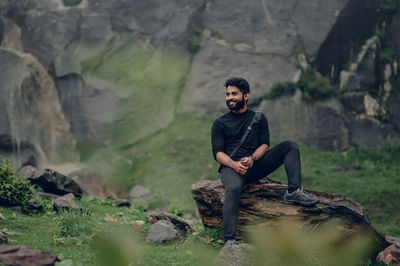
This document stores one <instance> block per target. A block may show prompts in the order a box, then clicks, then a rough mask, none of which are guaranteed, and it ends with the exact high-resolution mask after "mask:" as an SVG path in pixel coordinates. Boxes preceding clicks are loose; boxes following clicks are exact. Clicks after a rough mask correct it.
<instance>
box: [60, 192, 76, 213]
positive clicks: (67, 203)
mask: <svg viewBox="0 0 400 266" xmlns="http://www.w3.org/2000/svg"><path fill="white" fill-rule="evenodd" d="M53 207H54V209H55V210H56V211H58V210H60V209H67V210H68V209H76V210H81V209H82V208H81V207H80V206H79V205H78V204H77V203H76V202H75V196H74V194H72V193H69V194H67V195H64V196H62V197H58V198H57V199H55V200H54V205H53Z"/></svg>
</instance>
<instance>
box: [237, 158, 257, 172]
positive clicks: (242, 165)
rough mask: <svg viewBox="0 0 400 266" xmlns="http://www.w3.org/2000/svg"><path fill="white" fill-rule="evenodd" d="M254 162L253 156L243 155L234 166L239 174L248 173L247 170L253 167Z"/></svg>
mask: <svg viewBox="0 0 400 266" xmlns="http://www.w3.org/2000/svg"><path fill="white" fill-rule="evenodd" d="M253 163H254V162H253V158H251V157H250V156H249V157H243V158H241V159H240V160H239V161H238V162H234V163H233V167H232V168H233V170H235V172H237V173H238V174H240V175H245V174H246V173H247V170H248V169H250V168H251V167H253Z"/></svg>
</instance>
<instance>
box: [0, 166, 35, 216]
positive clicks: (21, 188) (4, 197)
mask: <svg viewBox="0 0 400 266" xmlns="http://www.w3.org/2000/svg"><path fill="white" fill-rule="evenodd" d="M33 194H34V188H33V186H32V185H31V183H30V182H29V181H28V180H27V179H24V178H22V177H20V176H18V175H17V174H16V172H15V170H14V169H13V168H11V167H10V162H9V161H8V160H5V159H3V158H0V202H1V203H3V204H6V205H8V206H22V207H23V209H25V210H27V209H28V202H29V201H30V200H31V199H32V198H33Z"/></svg>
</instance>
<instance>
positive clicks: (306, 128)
mask: <svg viewBox="0 0 400 266" xmlns="http://www.w3.org/2000/svg"><path fill="white" fill-rule="evenodd" d="M259 110H260V111H262V112H263V113H264V114H265V115H266V117H267V119H268V124H269V130H270V135H271V137H272V138H279V139H289V140H294V141H300V142H303V143H305V144H308V145H313V146H316V147H318V148H321V149H326V150H335V151H343V150H346V149H347V148H348V147H349V144H350V139H349V130H348V128H347V126H346V120H345V117H344V115H343V107H342V105H341V104H340V102H339V101H338V100H336V99H329V100H325V101H315V102H306V101H303V100H302V99H301V92H300V91H299V90H298V91H297V92H296V93H295V94H294V95H292V96H291V95H289V96H282V97H279V98H278V99H275V100H264V101H262V102H261V104H260V107H259Z"/></svg>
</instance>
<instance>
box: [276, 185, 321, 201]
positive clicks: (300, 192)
mask: <svg viewBox="0 0 400 266" xmlns="http://www.w3.org/2000/svg"><path fill="white" fill-rule="evenodd" d="M283 202H284V203H286V204H299V205H304V206H311V205H314V204H316V203H318V202H319V200H318V199H316V198H313V197H312V196H311V195H310V194H309V193H308V192H307V191H304V189H303V188H302V187H300V188H298V189H297V190H296V191H294V192H293V193H291V194H289V193H288V191H287V190H286V192H285V196H284V197H283Z"/></svg>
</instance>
